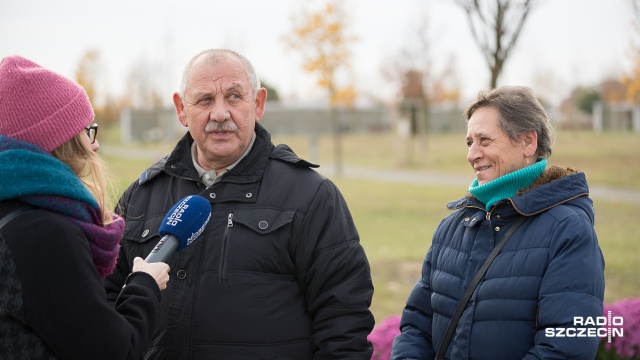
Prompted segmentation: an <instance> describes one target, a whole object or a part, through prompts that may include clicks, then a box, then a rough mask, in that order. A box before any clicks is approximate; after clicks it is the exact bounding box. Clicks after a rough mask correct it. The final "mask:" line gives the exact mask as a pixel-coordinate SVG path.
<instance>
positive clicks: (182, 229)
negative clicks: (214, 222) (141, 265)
mask: <svg viewBox="0 0 640 360" xmlns="http://www.w3.org/2000/svg"><path fill="white" fill-rule="evenodd" d="M209 218H211V204H210V203H209V200H207V199H205V198H203V197H202V196H198V195H189V196H187V197H184V198H183V199H182V200H180V201H178V202H177V203H176V204H175V205H173V207H172V208H171V210H169V212H168V213H167V215H165V217H164V220H163V221H162V224H161V225H160V229H159V230H158V234H160V236H162V239H160V241H159V242H158V244H157V245H156V246H155V247H154V248H153V250H151V252H150V253H149V255H148V256H147V258H146V259H144V261H146V262H148V263H154V262H167V259H169V257H170V256H171V255H172V254H173V253H174V252H179V251H182V250H183V249H184V248H186V247H187V246H188V245H190V244H191V243H192V242H193V241H194V240H196V239H197V238H198V236H200V234H202V232H203V231H204V228H205V227H206V226H207V223H208V222H209Z"/></svg>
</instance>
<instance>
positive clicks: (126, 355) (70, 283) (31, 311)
mask: <svg viewBox="0 0 640 360" xmlns="http://www.w3.org/2000/svg"><path fill="white" fill-rule="evenodd" d="M20 220H21V221H19V222H17V221H16V222H13V223H12V224H10V225H8V227H9V226H13V227H16V228H15V229H14V230H13V233H14V234H15V235H16V236H9V237H8V238H10V239H11V241H10V242H11V243H10V248H11V251H12V255H13V258H14V261H15V263H16V269H17V272H18V276H19V278H20V281H21V284H22V288H23V300H24V308H25V318H26V321H27V324H28V326H29V327H30V328H31V329H32V330H33V331H34V332H35V333H36V334H37V335H38V336H39V337H40V338H41V339H42V340H43V342H44V343H45V344H46V345H47V347H49V348H50V349H51V350H52V351H53V352H54V353H55V354H56V355H57V356H58V357H60V358H62V359H137V358H139V356H140V355H141V354H142V353H143V352H144V351H145V350H146V348H147V345H148V343H149V341H150V339H151V336H152V335H153V329H154V328H155V326H156V324H157V319H158V315H159V311H160V305H159V300H160V290H159V288H158V286H157V285H156V284H155V281H154V280H153V278H152V277H151V276H150V275H148V274H146V273H134V274H132V275H131V276H130V277H129V278H128V280H127V285H126V286H125V287H124V288H122V289H121V291H120V292H119V297H118V300H117V303H116V308H115V309H114V307H113V306H111V305H110V304H109V303H108V302H107V299H106V296H105V291H104V287H103V285H102V281H101V280H100V277H99V275H98V272H97V270H96V269H95V267H94V265H93V261H92V258H91V251H90V248H89V244H88V241H87V239H86V237H85V236H84V234H83V233H82V231H81V230H80V229H79V228H78V227H77V226H75V225H73V224H72V223H71V222H70V221H68V220H67V219H65V218H64V217H62V216H59V215H54V214H52V213H49V212H47V211H44V210H42V211H35V212H32V213H30V216H23V217H22V218H21V219H20Z"/></svg>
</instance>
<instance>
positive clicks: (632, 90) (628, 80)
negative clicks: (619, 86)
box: [622, 0, 640, 104]
mask: <svg viewBox="0 0 640 360" xmlns="http://www.w3.org/2000/svg"><path fill="white" fill-rule="evenodd" d="M631 4H632V5H633V13H634V20H633V27H634V29H635V32H636V36H637V35H640V0H632V1H631ZM630 58H631V62H632V66H631V71H630V72H629V73H627V74H623V75H622V83H623V84H624V85H625V86H626V88H627V94H626V95H627V101H629V102H630V103H635V104H637V103H640V44H638V43H634V44H632V46H631V53H630Z"/></svg>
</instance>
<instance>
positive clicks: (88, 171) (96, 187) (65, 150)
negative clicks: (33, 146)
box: [51, 131, 113, 225]
mask: <svg viewBox="0 0 640 360" xmlns="http://www.w3.org/2000/svg"><path fill="white" fill-rule="evenodd" d="M81 136H84V137H86V136H87V135H86V134H85V133H84V131H82V132H80V133H79V134H78V135H76V136H74V137H73V138H71V140H69V141H67V142H66V143H64V144H62V145H60V146H59V147H58V148H56V149H55V150H53V151H52V152H51V154H52V155H53V156H54V157H56V158H57V159H58V160H60V161H62V162H63V163H65V164H67V166H69V167H70V168H71V170H73V172H75V173H76V174H77V175H78V177H79V178H80V181H82V183H83V184H84V185H85V186H86V187H87V189H88V190H89V192H90V193H91V194H92V195H93V196H94V197H95V198H96V200H97V201H98V206H99V207H100V210H101V213H102V219H101V220H102V223H103V225H108V224H110V223H112V222H113V216H112V215H111V211H109V210H108V209H112V208H113V206H112V205H113V204H112V202H111V197H110V195H111V193H112V192H113V184H112V183H110V182H108V181H107V179H108V178H113V177H112V173H111V170H110V169H109V167H108V166H107V164H106V163H105V162H104V160H102V158H101V157H100V156H99V155H98V154H96V153H95V152H94V151H93V150H91V149H90V148H89V147H88V145H86V142H85V140H84V139H83V138H81Z"/></svg>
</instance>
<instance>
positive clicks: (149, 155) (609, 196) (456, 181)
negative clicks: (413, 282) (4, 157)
mask: <svg viewBox="0 0 640 360" xmlns="http://www.w3.org/2000/svg"><path fill="white" fill-rule="evenodd" d="M100 152H101V153H104V154H105V155H108V156H114V157H123V158H137V159H147V160H149V165H151V162H154V161H156V160H158V159H161V158H162V157H164V156H165V155H166V154H167V153H162V152H159V151H155V150H144V149H136V150H131V149H126V148H119V147H110V146H102V145H101V147H100ZM317 170H318V172H320V173H321V174H323V175H325V176H327V177H329V178H333V177H335V169H334V167H333V166H332V165H331V164H323V165H322V166H320V168H319V169H317ZM342 176H344V177H345V178H347V179H367V180H379V181H386V182H393V183H411V184H431V185H452V186H460V187H462V188H463V189H466V188H467V186H469V184H470V182H471V180H473V179H472V178H471V177H465V176H460V175H453V174H446V173H438V172H429V171H409V170H398V169H394V170H390V171H388V170H380V169H372V168H363V167H356V166H346V167H345V168H344V169H343V171H342ZM589 189H590V192H591V194H590V195H591V197H592V198H594V199H606V200H612V201H619V202H629V203H636V204H640V190H633V189H619V188H614V187H609V186H598V185H590V186H589Z"/></svg>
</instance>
